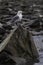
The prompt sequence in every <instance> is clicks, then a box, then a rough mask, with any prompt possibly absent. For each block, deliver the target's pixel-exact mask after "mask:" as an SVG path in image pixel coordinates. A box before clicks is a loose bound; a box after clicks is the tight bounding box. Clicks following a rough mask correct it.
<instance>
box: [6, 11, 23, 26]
mask: <svg viewBox="0 0 43 65" xmlns="http://www.w3.org/2000/svg"><path fill="white" fill-rule="evenodd" d="M22 16H23V15H22V11H18V12H17V14H16V15H15V16H14V17H13V18H12V19H11V21H10V22H7V24H8V25H9V24H11V23H12V24H13V23H17V22H18V21H21V20H22Z"/></svg>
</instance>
